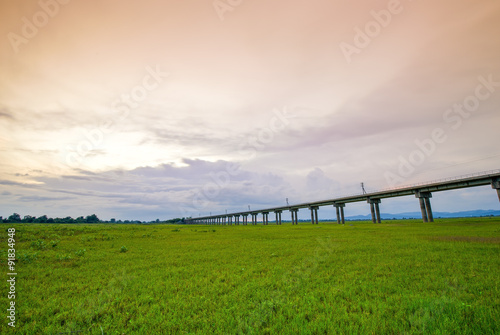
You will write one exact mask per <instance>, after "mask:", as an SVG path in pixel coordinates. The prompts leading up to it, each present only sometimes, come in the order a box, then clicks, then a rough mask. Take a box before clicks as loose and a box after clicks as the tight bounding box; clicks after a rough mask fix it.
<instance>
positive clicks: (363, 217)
mask: <svg viewBox="0 0 500 335" xmlns="http://www.w3.org/2000/svg"><path fill="white" fill-rule="evenodd" d="M432 214H433V216H434V218H465V217H479V216H500V211H499V210H493V209H490V210H483V209H480V210H474V211H463V212H433V213H432ZM380 217H381V218H382V220H388V219H398V220H399V219H411V218H413V219H421V218H422V214H421V213H420V212H407V213H399V214H390V213H380ZM371 219H372V216H371V214H368V215H354V216H346V220H371ZM335 220H336V219H335Z"/></svg>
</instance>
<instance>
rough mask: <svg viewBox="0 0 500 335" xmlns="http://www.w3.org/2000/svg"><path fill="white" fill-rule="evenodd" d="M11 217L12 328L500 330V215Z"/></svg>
mask: <svg viewBox="0 0 500 335" xmlns="http://www.w3.org/2000/svg"><path fill="white" fill-rule="evenodd" d="M10 227H15V228H16V253H17V259H18V261H17V264H16V271H17V273H18V276H17V284H16V300H15V301H16V307H17V308H16V311H17V319H16V328H15V329H12V328H11V327H9V326H8V325H7V323H8V322H9V320H8V319H7V318H6V316H7V311H6V309H7V308H8V304H9V300H8V298H7V293H8V287H9V286H8V283H7V282H6V281H4V284H3V286H2V287H3V293H2V294H1V296H0V306H1V309H2V310H3V311H4V312H3V313H4V314H5V315H4V316H2V320H3V321H2V322H1V324H0V333H1V334H10V333H17V334H62V333H65V334H70V332H74V333H73V334H499V333H500V321H499V320H500V288H499V282H500V280H499V278H500V257H499V256H500V253H499V252H500V218H483V219H449V220H437V221H436V222H435V223H425V224H424V223H422V222H420V221H415V220H413V221H412V220H407V221H385V222H384V223H382V224H372V223H368V222H347V223H346V225H345V226H342V225H337V224H333V223H320V224H319V225H315V226H313V225H311V224H306V223H301V224H299V225H298V226H292V225H290V224H284V225H282V226H275V225H271V224H270V225H269V226H262V225H258V226H251V225H249V226H173V225H154V226H141V225H98V224H96V225H38V224H24V225H9V224H3V225H2V228H3V229H2V236H1V237H0V244H1V245H0V250H1V260H0V268H1V269H2V270H1V271H2V272H3V273H4V275H3V276H4V278H7V273H8V272H9V271H8V268H7V249H8V247H7V238H8V236H7V228H10Z"/></svg>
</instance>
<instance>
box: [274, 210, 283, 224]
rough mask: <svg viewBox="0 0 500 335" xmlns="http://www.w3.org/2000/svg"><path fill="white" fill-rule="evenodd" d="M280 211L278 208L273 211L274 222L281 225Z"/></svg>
mask: <svg viewBox="0 0 500 335" xmlns="http://www.w3.org/2000/svg"><path fill="white" fill-rule="evenodd" d="M281 213H282V211H280V210H277V211H274V214H276V224H277V225H281Z"/></svg>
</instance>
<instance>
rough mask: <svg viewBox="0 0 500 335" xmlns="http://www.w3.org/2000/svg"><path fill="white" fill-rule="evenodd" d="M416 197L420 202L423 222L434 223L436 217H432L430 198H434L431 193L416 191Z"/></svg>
mask: <svg viewBox="0 0 500 335" xmlns="http://www.w3.org/2000/svg"><path fill="white" fill-rule="evenodd" d="M415 197H416V198H418V199H419V201H420V211H421V212H422V220H423V221H424V222H434V217H433V215H432V207H431V201H430V198H432V193H431V192H420V191H415Z"/></svg>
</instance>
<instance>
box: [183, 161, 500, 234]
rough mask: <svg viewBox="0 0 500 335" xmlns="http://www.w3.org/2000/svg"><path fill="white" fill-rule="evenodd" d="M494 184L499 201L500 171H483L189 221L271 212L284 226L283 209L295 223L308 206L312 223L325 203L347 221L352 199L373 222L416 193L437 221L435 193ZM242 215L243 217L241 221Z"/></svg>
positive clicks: (426, 215)
mask: <svg viewBox="0 0 500 335" xmlns="http://www.w3.org/2000/svg"><path fill="white" fill-rule="evenodd" d="M485 185H491V187H492V188H493V189H495V190H496V192H497V195H498V200H499V201H500V170H495V171H488V172H482V173H479V174H474V175H467V176H462V177H457V178H449V179H445V180H440V181H436V182H430V183H422V184H416V185H411V186H405V187H401V188H395V189H388V190H383V191H377V192H372V193H365V194H359V195H353V196H347V197H341V198H336V199H329V200H323V201H316V202H310V203H302V204H296V205H287V206H280V207H273V208H267V209H261V210H251V211H245V212H238V213H230V214H223V215H211V216H204V217H199V218H190V219H189V220H186V223H188V224H210V225H232V224H235V225H239V224H242V225H247V224H248V223H249V221H248V217H249V216H251V221H250V223H251V224H253V225H256V224H257V222H258V220H257V218H258V216H259V215H261V217H262V224H264V225H268V224H269V214H270V213H274V214H275V223H276V224H277V225H281V222H282V221H281V215H282V213H283V212H284V211H289V212H290V214H291V219H292V220H291V221H292V224H294V225H296V224H298V218H297V214H298V211H299V210H300V209H309V210H310V211H311V223H312V224H318V209H319V208H320V207H323V206H334V207H335V209H336V214H337V223H339V224H344V223H345V219H344V208H345V207H346V204H348V203H352V202H360V201H364V202H366V203H368V204H369V205H370V211H371V216H372V222H373V223H380V222H381V219H380V204H381V202H382V199H386V198H394V197H402V196H408V195H415V198H417V199H418V201H419V204H420V210H421V212H422V219H423V221H424V222H434V217H433V215H432V207H431V200H430V199H431V198H432V194H433V193H436V192H441V191H447V190H454V189H461V188H469V187H477V186H485ZM240 218H241V220H240Z"/></svg>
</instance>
